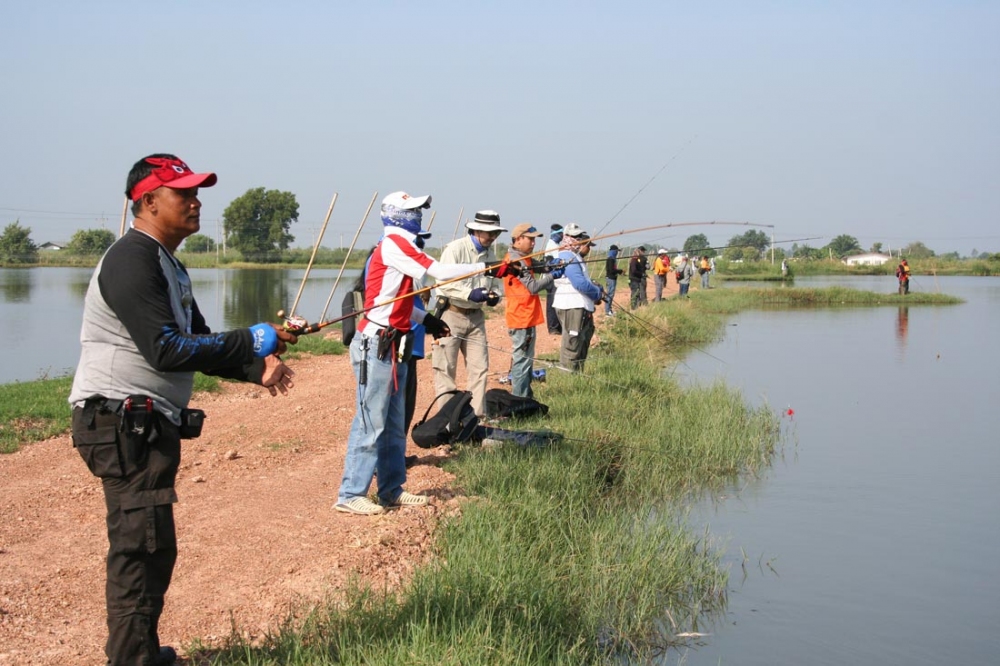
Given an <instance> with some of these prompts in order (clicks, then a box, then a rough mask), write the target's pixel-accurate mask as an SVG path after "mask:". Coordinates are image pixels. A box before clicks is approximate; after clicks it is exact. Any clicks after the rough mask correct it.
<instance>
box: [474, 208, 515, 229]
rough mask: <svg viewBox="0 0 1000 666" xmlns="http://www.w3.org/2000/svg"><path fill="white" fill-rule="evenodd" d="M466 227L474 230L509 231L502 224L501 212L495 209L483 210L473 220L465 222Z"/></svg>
mask: <svg viewBox="0 0 1000 666" xmlns="http://www.w3.org/2000/svg"><path fill="white" fill-rule="evenodd" d="M465 228H466V229H471V230H473V231H507V230H506V229H504V228H503V227H501V226H500V213H498V212H496V211H495V210H481V211H479V212H478V213H476V216H475V217H474V218H473V219H472V221H471V222H466V223H465Z"/></svg>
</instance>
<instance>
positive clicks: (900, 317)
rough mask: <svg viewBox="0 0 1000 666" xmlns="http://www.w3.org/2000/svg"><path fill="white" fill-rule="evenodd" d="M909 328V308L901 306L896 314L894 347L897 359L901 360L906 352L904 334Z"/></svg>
mask: <svg viewBox="0 0 1000 666" xmlns="http://www.w3.org/2000/svg"><path fill="white" fill-rule="evenodd" d="M909 328H910V308H909V307H907V306H905V305H901V306H900V307H899V310H897V312H896V345H897V357H898V358H903V353H904V352H905V351H906V334H907V332H908V331H909Z"/></svg>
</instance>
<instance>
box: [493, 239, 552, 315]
mask: <svg viewBox="0 0 1000 666" xmlns="http://www.w3.org/2000/svg"><path fill="white" fill-rule="evenodd" d="M504 261H510V254H508V255H507V256H506V257H504ZM526 261H527V260H526ZM503 282H504V297H505V298H506V299H507V328H532V327H533V326H538V325H539V324H544V323H545V314H544V313H543V312H542V299H540V298H539V297H538V294H532V293H531V292H530V291H528V288H527V287H525V286H524V285H523V284H521V281H520V280H519V279H518V277H517V276H516V275H508V276H507V277H505V278H504V280H503Z"/></svg>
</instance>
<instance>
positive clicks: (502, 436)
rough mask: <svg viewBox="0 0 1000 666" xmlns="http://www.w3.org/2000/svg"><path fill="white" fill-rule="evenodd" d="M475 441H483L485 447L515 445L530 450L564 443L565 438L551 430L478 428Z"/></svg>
mask: <svg viewBox="0 0 1000 666" xmlns="http://www.w3.org/2000/svg"><path fill="white" fill-rule="evenodd" d="M475 439H476V440H477V441H481V442H482V443H483V446H487V445H497V444H513V445H515V446H520V447H521V448H529V447H542V446H549V445H552V444H558V443H559V442H561V441H563V436H562V434H560V433H558V432H552V431H551V430H505V429H504V428H492V427H490V426H479V427H477V428H476V437H475Z"/></svg>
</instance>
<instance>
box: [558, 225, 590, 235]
mask: <svg viewBox="0 0 1000 666" xmlns="http://www.w3.org/2000/svg"><path fill="white" fill-rule="evenodd" d="M563 235H564V236H569V237H570V238H576V237H577V236H586V235H587V232H586V231H584V230H583V229H581V228H580V225H578V224H576V223H574V222H570V223H569V224H567V225H566V227H565V228H564V229H563Z"/></svg>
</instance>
